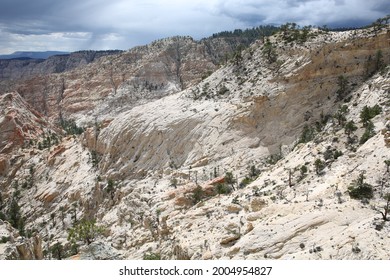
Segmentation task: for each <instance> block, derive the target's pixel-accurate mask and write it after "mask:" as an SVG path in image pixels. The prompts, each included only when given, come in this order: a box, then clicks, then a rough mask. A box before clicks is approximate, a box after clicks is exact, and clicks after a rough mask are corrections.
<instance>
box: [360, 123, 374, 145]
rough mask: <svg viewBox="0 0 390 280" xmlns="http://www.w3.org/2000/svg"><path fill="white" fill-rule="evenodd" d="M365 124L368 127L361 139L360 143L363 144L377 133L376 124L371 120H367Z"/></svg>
mask: <svg viewBox="0 0 390 280" xmlns="http://www.w3.org/2000/svg"><path fill="white" fill-rule="evenodd" d="M365 126H366V129H365V131H364V133H363V135H362V137H361V138H360V141H359V143H360V144H361V145H363V144H364V143H366V142H367V140H368V139H370V138H371V137H373V136H374V135H375V126H374V124H373V123H372V122H371V121H370V120H369V121H368V122H367V124H366V125H365Z"/></svg>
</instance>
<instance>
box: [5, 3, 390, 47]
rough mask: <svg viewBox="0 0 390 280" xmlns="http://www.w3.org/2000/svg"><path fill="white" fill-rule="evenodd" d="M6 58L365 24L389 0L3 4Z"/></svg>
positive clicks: (387, 7)
mask: <svg viewBox="0 0 390 280" xmlns="http://www.w3.org/2000/svg"><path fill="white" fill-rule="evenodd" d="M0 6H1V7H0V53H5V52H12V51H15V50H47V49H56V50H78V49H85V48H91V49H104V48H111V49H117V48H120V49H127V48H130V47H132V46H134V45H140V44H145V43H148V42H150V41H151V40H154V39H158V38H162V37H166V36H173V35H190V36H193V37H195V38H201V37H205V36H208V35H210V34H212V33H215V32H218V31H223V30H232V29H236V28H247V27H253V26H258V25H261V24H282V23H285V22H296V23H298V24H300V25H307V24H312V25H324V24H327V25H328V26H361V25H365V24H367V23H370V22H372V21H374V20H375V19H376V18H378V17H381V16H384V15H386V14H389V13H390V5H389V4H388V0H372V1H371V0H281V1H275V0H246V1H240V0H193V1H180V0H131V1H128V0H111V1H105V0H82V1H80V0H67V1H64V0H61V1H58V0H34V1H31V0H29V1H26V0H2V1H1V5H0Z"/></svg>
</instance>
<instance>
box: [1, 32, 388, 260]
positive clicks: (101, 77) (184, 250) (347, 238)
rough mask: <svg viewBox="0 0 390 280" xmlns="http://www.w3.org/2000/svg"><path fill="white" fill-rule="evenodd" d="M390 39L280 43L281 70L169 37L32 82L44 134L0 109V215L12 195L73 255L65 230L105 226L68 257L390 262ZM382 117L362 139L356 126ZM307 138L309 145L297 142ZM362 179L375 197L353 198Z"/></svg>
mask: <svg viewBox="0 0 390 280" xmlns="http://www.w3.org/2000/svg"><path fill="white" fill-rule="evenodd" d="M388 29H389V28H388V27H387V28H385V29H384V30H382V32H379V33H378V34H375V33H374V32H371V31H370V30H369V29H366V30H358V31H347V32H327V33H326V32H320V33H319V34H317V35H316V36H314V37H313V38H310V39H309V40H308V41H307V42H305V43H302V44H298V43H292V44H286V43H285V42H283V41H282V39H281V35H275V36H273V37H271V38H270V40H271V42H272V44H273V46H274V48H275V52H276V53H277V56H278V58H277V62H275V63H270V62H268V61H267V59H265V58H264V45H263V43H262V42H261V41H257V42H255V43H254V44H252V45H251V46H250V47H249V48H248V49H246V50H244V51H242V53H241V59H234V60H233V61H231V62H229V63H227V64H226V65H223V66H220V67H217V65H216V64H215V61H213V60H212V59H211V58H210V56H208V55H207V54H205V51H206V50H205V49H204V48H203V47H204V46H203V45H201V44H199V43H198V42H195V41H194V40H192V39H191V38H187V37H180V38H173V39H172V38H171V39H165V40H160V41H156V42H155V43H153V44H151V45H149V46H144V47H139V48H136V49H133V50H129V51H126V52H124V53H121V54H118V55H113V56H106V57H102V58H100V59H99V61H96V62H94V63H91V64H89V65H87V66H85V67H82V68H79V69H77V70H73V71H70V72H67V73H63V74H58V75H51V76H49V77H47V80H46V81H44V79H45V78H42V77H36V78H35V79H32V80H29V81H26V82H24V84H22V85H20V86H19V87H18V89H19V92H20V94H21V96H23V97H24V98H25V99H26V100H27V102H29V103H30V104H31V106H34V107H35V108H38V109H39V110H40V112H42V113H44V114H46V115H47V116H48V121H46V119H45V118H44V117H43V116H42V115H38V114H36V113H34V112H35V111H34V110H33V109H31V108H30V107H29V106H28V105H26V102H25V101H23V99H22V98H21V97H20V96H19V95H18V94H16V93H13V94H7V95H2V96H1V98H2V101H1V103H0V104H1V105H2V107H1V110H2V111H1V115H0V124H1V125H3V127H8V128H11V129H8V128H7V130H9V131H11V132H10V133H11V134H10V133H4V134H3V130H2V134H1V136H0V137H1V142H0V143H3V144H2V146H1V149H2V151H4V152H2V153H3V154H2V155H1V157H0V158H1V160H0V176H2V177H0V179H1V180H2V181H1V194H2V199H3V201H4V203H3V202H2V204H1V209H0V210H1V211H2V212H4V213H5V214H6V213H8V211H9V209H10V203H11V201H12V198H14V199H15V197H18V205H20V212H21V215H22V216H23V217H25V222H26V226H25V227H26V230H27V231H29V232H37V233H38V234H39V236H41V238H42V247H43V248H49V247H50V246H52V244H54V242H60V243H61V244H62V245H63V246H64V250H67V254H68V255H69V254H72V250H71V248H70V244H69V242H68V241H67V239H66V237H67V230H68V229H69V228H71V227H72V226H73V225H74V224H75V223H77V222H78V221H81V220H82V219H88V220H91V219H94V220H96V223H97V224H98V225H100V226H102V227H104V229H105V230H104V234H103V236H102V237H101V238H100V239H99V240H98V241H96V243H95V242H94V243H92V244H91V245H92V246H90V249H91V248H92V249H91V250H92V251H91V250H90V251H88V250H87V251H88V252H87V251H85V250H84V249H85V248H84V249H82V251H81V252H80V253H79V254H77V255H76V256H74V257H73V258H81V259H85V258H87V259H110V258H129V259H142V258H144V257H145V256H146V255H148V254H150V253H153V254H155V256H160V257H161V258H162V259H265V258H268V259H388V258H389V257H390V255H389V252H390V225H389V222H388V221H384V220H383V219H382V217H381V214H380V210H381V209H383V207H384V205H385V200H384V198H383V196H384V194H386V193H388V192H390V187H389V186H388V185H387V184H386V182H387V181H388V177H389V173H388V172H387V166H386V163H385V161H386V160H388V159H390V150H389V140H388V138H389V137H388V135H389V133H390V132H389V131H390V127H389V112H390V111H389V90H390V87H389V85H390V72H389V67H388V66H387V68H384V69H381V71H376V72H375V73H373V72H374V70H375V67H376V66H375V64H373V58H375V57H376V56H378V54H380V53H381V54H382V55H383V56H382V58H381V59H383V63H384V64H386V65H389V64H390V61H389V59H390V47H389V46H390V45H389V44H390V35H389V34H390V33H389V31H388ZM313 32H316V31H313ZM370 57H371V58H370ZM209 70H212V71H214V72H213V73H212V74H211V75H209V76H208V77H203V78H204V79H203V80H202V75H203V74H204V73H205V71H206V72H207V71H209ZM377 70H379V69H377ZM368 74H370V75H368ZM123 75H124V76H123ZM341 76H342V77H343V79H346V80H347V86H346V88H344V90H345V92H343V93H341V92H340V82H339V81H340V77H341ZM45 87H46V89H47V90H46V91H45V90H43V89H45ZM340 95H342V96H341V97H340ZM375 105H379V106H380V107H381V111H380V112H378V114H377V115H376V116H372V119H371V120H372V124H373V126H374V128H373V129H372V130H370V131H368V132H369V133H370V137H368V139H366V140H367V141H359V139H361V138H362V136H363V135H364V134H365V133H366V132H367V128H366V127H364V126H363V124H362V123H361V119H360V114H361V112H362V110H363V108H364V106H370V107H373V106H375ZM342 106H346V107H344V108H343V107H342ZM9 108H14V109H12V110H13V111H12V110H11V112H16V113H12V114H11V115H12V118H9V117H8V118H6V116H7V115H8V116H9V115H10V113H9V112H10V109H9ZM341 111H342V113H343V117H344V118H345V120H344V119H342V118H341V117H340V118H338V117H337V114H338V113H340V112H341ZM59 115H61V116H62V117H64V118H73V119H75V120H76V123H77V124H78V125H85V126H86V129H85V131H84V132H83V133H82V134H81V135H73V136H68V137H61V140H60V141H59V142H58V143H55V144H52V145H49V146H48V147H45V148H42V149H39V148H38V147H37V146H36V145H27V146H24V145H22V143H23V141H24V140H25V139H26V140H27V139H28V140H29V139H31V140H33V141H34V140H35V139H38V140H39V139H42V138H39V137H42V134H43V132H45V133H46V134H49V133H48V131H53V132H52V133H56V134H57V135H60V136H63V134H64V131H62V130H61V129H57V130H54V128H53V129H51V126H52V125H53V124H52V123H50V121H53V120H55V119H56V118H57V117H58V116H59ZM36 118H37V119H36ZM347 121H354V124H355V125H356V129H354V131H353V132H351V133H349V132H347V131H346V130H345V127H344V126H343V125H342V124H341V123H342V122H345V123H346V122H347ZM25 124H29V127H31V129H29V130H26V129H24V130H23V129H20V131H22V132H23V133H22V136H20V137H19V138H20V139H19V138H18V137H14V136H12V135H13V134H12V133H14V132H13V131H15V130H17V129H19V128H20V127H23V125H25ZM38 124H41V126H40V125H38ZM304 127H306V129H309V131H310V133H312V134H313V135H311V136H312V137H311V138H310V139H308V140H307V141H306V140H305V141H301V142H302V143H298V140H299V139H300V138H301V136H302V129H303V128H304ZM310 129H311V130H310ZM18 135H20V133H19V134H18ZM10 139H13V140H12V141H11V140H10ZM363 142H364V143H363ZM10 143H11V144H10ZM317 160H320V161H321V162H323V164H324V165H323V166H322V168H321V170H318V167H317V165H316V163H315V162H316V161H317ZM303 167H304V168H303ZM227 172H231V176H230V175H229V176H225V175H226V174H227ZM361 175H363V176H364V177H365V179H364V180H365V181H364V182H365V183H367V184H370V185H372V186H373V189H374V195H373V198H371V199H370V200H363V201H359V200H355V199H352V198H351V197H350V196H349V187H350V186H351V184H354V183H356V180H357V179H358V178H359V176H361ZM360 178H361V177H360ZM15 182H17V183H15ZM24 183H26V184H27V185H26V184H24ZM21 186H25V187H21ZM26 186H27V187H26ZM29 186H30V187H29ZM0 230H1V227H0ZM0 246H1V247H0V248H1V249H4V245H2V244H1V245H0ZM7 246H8V245H7ZM12 248H14V247H12ZM21 248H22V247H21ZM23 248H24V247H23ZM23 248H22V249H20V250H19V251H23V252H25V253H23V254H22V255H23V256H30V257H31V258H33V255H34V256H35V258H37V257H36V256H37V255H40V254H38V253H29V252H34V251H31V250H30V251H29V249H28V248H24V249H23ZM13 250H14V251H13V252H16V251H15V250H16V249H13ZM49 251H50V250H49ZM45 254H46V255H45V256H43V257H44V258H49V257H51V255H50V252H49V253H47V252H46V253H45ZM1 256H2V257H3V256H4V254H1ZM15 256H16V255H15Z"/></svg>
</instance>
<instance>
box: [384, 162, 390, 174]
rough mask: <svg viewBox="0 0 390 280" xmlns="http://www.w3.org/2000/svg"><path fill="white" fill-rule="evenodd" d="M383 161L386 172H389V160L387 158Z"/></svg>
mask: <svg viewBox="0 0 390 280" xmlns="http://www.w3.org/2000/svg"><path fill="white" fill-rule="evenodd" d="M384 162H385V164H386V172H387V173H389V167H390V160H389V159H386V160H385V161H384Z"/></svg>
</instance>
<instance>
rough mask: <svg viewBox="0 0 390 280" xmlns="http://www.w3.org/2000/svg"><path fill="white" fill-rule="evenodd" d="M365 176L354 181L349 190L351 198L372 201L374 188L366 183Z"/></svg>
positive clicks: (361, 175) (360, 176)
mask: <svg viewBox="0 0 390 280" xmlns="http://www.w3.org/2000/svg"><path fill="white" fill-rule="evenodd" d="M364 179H365V177H364V175H363V173H361V174H360V175H359V177H358V179H357V180H355V181H353V182H352V184H351V185H350V186H349V188H348V193H349V196H350V197H351V198H353V199H365V198H366V199H371V198H372V197H373V196H374V191H373V188H372V186H371V185H370V184H367V183H365V182H364Z"/></svg>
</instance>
